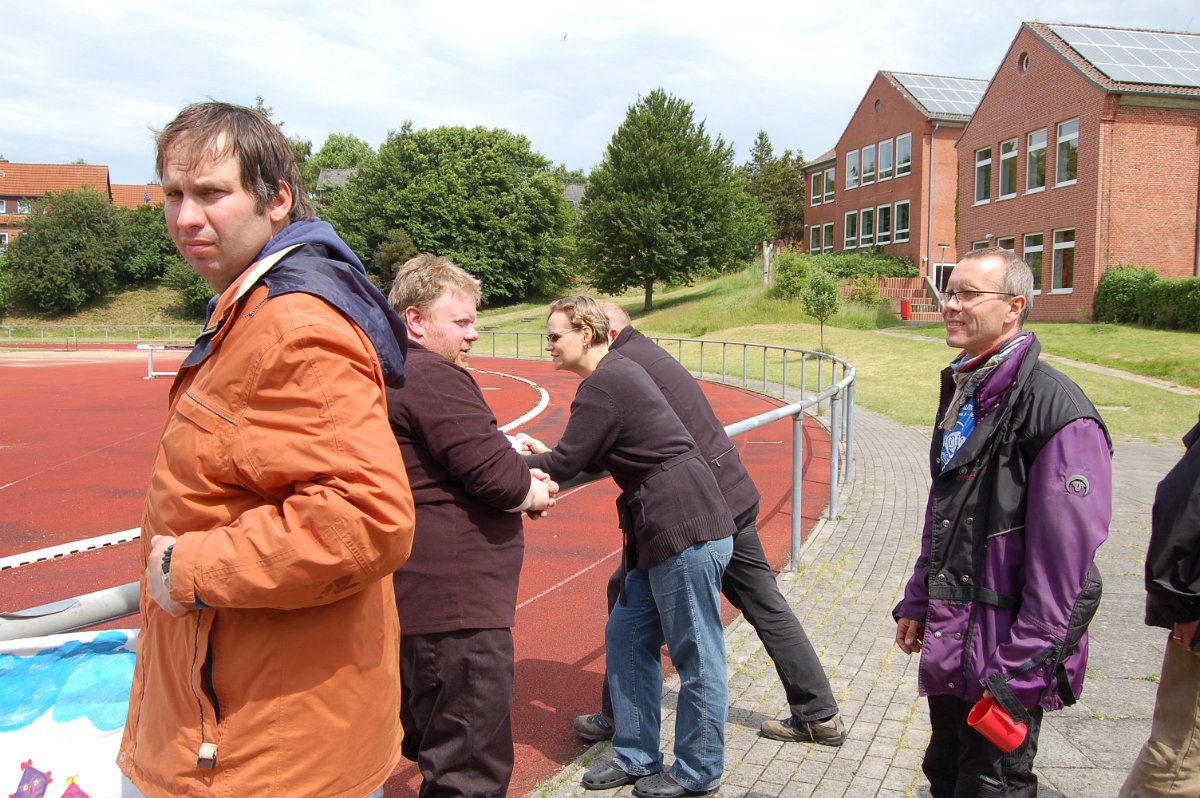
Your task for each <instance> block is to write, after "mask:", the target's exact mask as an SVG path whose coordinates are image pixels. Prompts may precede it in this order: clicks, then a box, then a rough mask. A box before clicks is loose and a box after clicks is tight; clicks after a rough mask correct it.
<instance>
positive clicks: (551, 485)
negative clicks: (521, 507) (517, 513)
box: [525, 468, 558, 521]
mask: <svg viewBox="0 0 1200 798" xmlns="http://www.w3.org/2000/svg"><path fill="white" fill-rule="evenodd" d="M529 475H530V476H531V477H533V482H531V483H530V488H531V490H530V496H531V497H532V503H531V504H530V506H529V507H527V508H525V514H526V515H527V516H529V517H530V518H531V519H533V520H534V521H536V520H537V519H539V518H545V517H546V516H547V515H548V514H549V513H548V512H547V511H548V510H549V509H550V508H551V507H553V506H554V503H555V501H556V499H555V497H556V496H558V483H557V482H555V481H554V480H552V479H550V475H549V474H547V473H546V472H545V471H543V470H542V469H540V468H531V469H529Z"/></svg>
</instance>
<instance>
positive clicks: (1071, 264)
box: [1050, 229, 1075, 294]
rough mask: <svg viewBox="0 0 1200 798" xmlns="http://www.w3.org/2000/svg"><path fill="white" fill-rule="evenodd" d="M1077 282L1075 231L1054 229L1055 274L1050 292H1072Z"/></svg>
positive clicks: (1051, 281)
mask: <svg viewBox="0 0 1200 798" xmlns="http://www.w3.org/2000/svg"><path fill="white" fill-rule="evenodd" d="M1074 283H1075V231H1074V230H1073V229H1072V230H1055V231H1054V275H1053V277H1052V278H1051V280H1050V292H1051V293H1054V294H1058V293H1064V294H1066V293H1070V291H1071V289H1072V288H1073V286H1074Z"/></svg>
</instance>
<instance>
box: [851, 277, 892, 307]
mask: <svg viewBox="0 0 1200 798" xmlns="http://www.w3.org/2000/svg"><path fill="white" fill-rule="evenodd" d="M850 282H851V286H852V287H851V288H850V296H849V299H850V301H851V302H858V303H859V304H862V305H879V304H890V303H888V302H887V301H886V300H884V299H883V297H881V296H880V295H879V282H878V281H877V280H876V278H874V277H872V276H870V275H869V274H856V275H854V277H853V278H851V281H850Z"/></svg>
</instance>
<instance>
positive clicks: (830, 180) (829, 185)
mask: <svg viewBox="0 0 1200 798" xmlns="http://www.w3.org/2000/svg"><path fill="white" fill-rule="evenodd" d="M836 189H837V167H836V166H831V167H829V168H828V169H826V170H825V204H826V205H828V204H829V203H831V202H833V196H834V191H835V190H836Z"/></svg>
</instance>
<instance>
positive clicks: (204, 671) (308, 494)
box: [118, 103, 414, 798]
mask: <svg viewBox="0 0 1200 798" xmlns="http://www.w3.org/2000/svg"><path fill="white" fill-rule="evenodd" d="M157 169H158V173H159V175H160V177H161V178H162V186H163V191H164V193H165V195H166V203H165V214H166V221H167V228H168V230H169V232H170V234H171V237H172V239H174V241H175V244H176V246H177V247H178V249H179V252H180V254H181V255H183V257H184V259H185V260H187V262H188V263H189V264H190V265H191V266H192V268H193V269H194V270H195V271H196V272H197V273H198V274H200V275H201V276H203V277H204V278H205V279H207V280H208V282H209V283H210V284H211V285H212V287H213V290H214V291H215V292H216V293H217V296H216V297H214V298H213V299H212V300H210V302H209V308H208V314H207V318H206V321H205V324H204V331H203V332H202V333H201V335H200V337H199V338H198V339H197V342H196V346H195V348H194V349H193V350H192V352H191V353H190V354H189V355H188V356H187V358H186V359H185V360H184V363H183V366H182V368H181V370H180V372H179V374H178V376H177V377H176V378H175V383H174V385H173V386H172V388H171V395H170V406H169V408H168V415H167V421H166V425H165V427H164V430H163V434H162V439H161V441H160V443H159V447H158V453H157V455H156V457H155V462H154V467H153V470H152V471H151V474H150V486H149V490H148V494H147V499H146V509H145V514H144V516H143V519H142V541H143V542H142V556H143V562H144V565H145V572H144V575H143V582H142V587H143V591H142V599H141V612H142V632H141V636H140V637H139V640H138V656H137V667H136V671H135V674H134V681H133V689H132V691H131V694H130V699H129V716H128V719H127V721H126V726H125V734H124V738H123V739H122V742H121V750H120V754H119V756H118V764H119V765H120V767H121V769H122V771H123V772H124V773H125V774H126V776H127V777H128V778H129V779H130V780H131V781H132V782H133V784H134V785H136V787H137V788H138V789H139V790H141V791H142V792H143V793H144V794H146V795H148V796H151V798H171V797H173V796H209V795H216V794H222V795H256V794H277V795H288V796H321V797H322V798H366V797H367V796H372V795H381V794H382V789H381V788H382V785H383V783H384V781H385V780H386V779H387V777H388V775H389V774H390V773H391V772H392V769H393V768H394V767H395V765H396V763H397V762H398V760H399V757H400V738H401V729H400V720H399V717H400V713H399V703H400V702H399V690H398V685H397V680H396V671H397V668H398V667H399V664H398V663H399V660H398V652H399V637H400V629H399V622H398V620H397V617H396V610H395V604H394V595H393V591H392V580H391V578H390V576H391V574H392V572H393V571H395V570H396V569H397V568H399V567H400V566H401V565H402V564H403V563H404V562H405V560H406V559H407V558H408V554H409V550H410V547H411V543H412V534H413V523H414V514H413V504H412V496H411V493H410V491H409V485H408V480H407V477H406V472H405V469H404V462H403V459H402V457H401V454H400V450H399V449H398V448H397V446H396V444H395V440H394V438H393V437H392V435H391V434H390V429H389V426H388V419H387V409H386V406H385V402H384V389H385V386H389V385H392V386H397V385H400V384H403V380H404V365H403V364H404V357H405V351H406V346H407V338H406V336H405V332H404V326H403V323H402V322H401V321H400V319H399V318H398V317H397V316H396V315H395V313H394V312H393V311H392V310H391V309H390V307H389V306H388V304H387V301H386V300H385V299H384V298H383V296H382V295H381V294H380V293H379V291H378V290H376V289H375V288H374V287H373V286H372V285H371V284H370V283H369V282H368V281H367V279H366V276H365V272H364V270H363V267H362V264H361V263H360V262H359V260H358V258H357V257H355V255H354V253H353V252H351V251H350V250H349V248H348V247H347V246H346V245H345V244H344V243H343V242H342V241H341V239H340V238H338V236H337V235H336V234H335V233H334V232H333V229H332V228H331V227H330V226H329V225H327V224H326V223H324V222H322V221H320V220H318V219H316V218H315V217H314V214H313V211H312V208H311V207H310V206H309V205H308V203H307V201H306V200H305V199H304V191H303V188H302V186H301V183H300V176H299V171H298V170H297V168H296V164H295V161H294V159H293V157H292V152H291V147H290V145H289V144H288V141H287V139H286V138H284V136H283V135H282V134H281V133H280V131H279V129H278V128H277V127H276V126H275V125H273V124H272V123H271V122H270V121H269V120H267V119H266V118H265V117H263V116H262V115H261V114H258V113H256V112H255V111H253V110H251V109H248V108H242V107H238V106H232V105H226V104H224V103H203V104H198V105H193V106H189V107H188V108H185V109H184V110H183V111H182V112H181V113H180V114H179V116H178V117H176V119H175V120H174V121H173V122H171V123H170V124H169V125H167V127H166V128H165V129H164V130H163V131H162V132H161V133H160V134H159V136H158V157H157Z"/></svg>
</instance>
